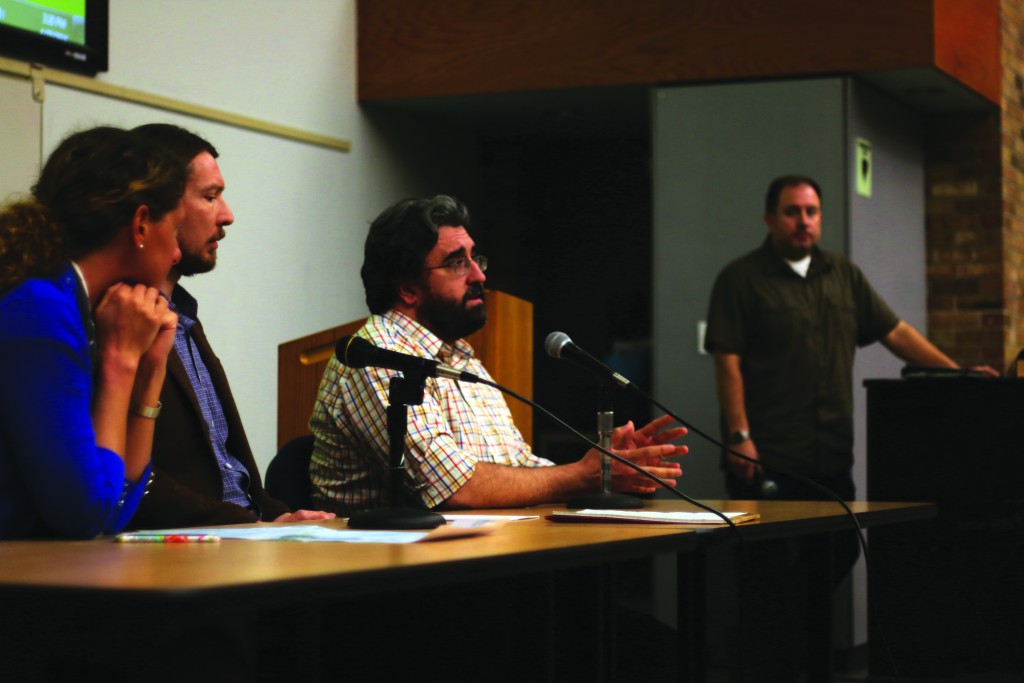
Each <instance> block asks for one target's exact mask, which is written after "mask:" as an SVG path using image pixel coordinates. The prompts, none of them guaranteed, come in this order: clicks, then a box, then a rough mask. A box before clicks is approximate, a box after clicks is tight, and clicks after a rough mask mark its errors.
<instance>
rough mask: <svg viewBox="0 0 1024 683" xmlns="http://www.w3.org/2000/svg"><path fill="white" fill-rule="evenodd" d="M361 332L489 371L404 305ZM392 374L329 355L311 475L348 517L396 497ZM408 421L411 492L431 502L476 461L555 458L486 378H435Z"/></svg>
mask: <svg viewBox="0 0 1024 683" xmlns="http://www.w3.org/2000/svg"><path fill="white" fill-rule="evenodd" d="M358 335H359V336H360V337H364V338H366V339H367V340H368V341H370V343H372V344H374V345H375V346H378V347H381V348H384V349H389V350H392V351H398V352H400V353H406V354H409V355H413V356H420V357H423V358H432V359H435V360H438V361H440V362H441V363H442V364H444V365H447V366H450V367H453V368H456V369H459V370H467V371H469V372H471V373H473V374H475V375H477V376H479V377H483V378H486V379H490V376H489V375H488V374H487V371H486V370H485V369H484V367H483V365H482V364H481V363H480V361H479V360H477V359H476V358H474V356H473V349H472V347H470V346H469V344H467V343H466V342H464V341H462V340H459V341H457V342H456V343H455V344H445V343H444V342H442V341H441V340H440V339H438V338H437V337H436V336H434V335H433V334H432V333H431V332H430V331H429V330H427V329H426V328H425V327H423V326H422V325H420V324H419V323H417V322H415V321H413V320H411V319H410V318H408V317H406V316H405V315H402V314H401V313H398V312H397V311H393V310H392V311H388V312H386V313H383V314H381V315H373V316H370V318H369V319H368V320H367V322H366V325H365V326H363V328H362V329H361V330H360V331H359V332H358ZM394 374H396V372H395V371H393V370H385V369H381V368H361V369H359V368H350V367H346V366H344V365H342V364H341V363H339V362H338V360H337V358H334V357H332V358H331V360H330V361H329V362H328V364H327V369H326V370H325V371H324V377H323V380H322V381H321V382H320V390H319V392H318V396H317V400H316V405H315V406H314V408H313V416H312V418H311V419H310V422H309V426H310V430H311V431H312V433H313V436H314V438H315V446H314V449H313V460H312V464H311V466H310V476H311V479H312V482H313V499H314V502H315V503H316V504H317V507H318V508H320V509H323V510H331V511H334V512H337V513H338V514H340V515H349V514H351V513H353V512H358V511H361V510H370V509H374V508H377V507H381V506H383V505H387V504H390V501H389V500H388V498H389V496H390V490H389V483H390V480H389V475H388V470H387V467H388V443H389V440H388V435H387V406H388V388H389V385H390V382H389V379H390V377H391V376H392V375H394ZM406 425H407V426H406V429H407V435H406V439H405V469H406V473H407V478H406V490H407V493H408V494H409V495H410V496H411V498H412V500H413V501H417V500H419V501H422V503H423V505H425V506H426V507H428V508H433V507H436V506H438V505H440V504H441V503H443V502H444V501H446V500H447V499H448V498H450V497H451V496H452V494H454V493H455V492H456V491H458V490H459V488H461V487H462V486H463V485H464V484H465V483H466V482H467V481H468V480H469V478H470V477H471V476H473V471H474V468H475V467H476V463H478V462H487V463H495V464H500V465H509V466H513V467H543V466H548V465H552V464H553V463H552V462H550V461H549V460H546V459H544V458H540V457H538V456H536V455H534V454H533V453H532V452H531V450H530V446H529V445H528V444H527V443H526V442H525V441H524V440H523V437H522V435H521V434H520V433H519V430H518V429H517V428H516V426H515V424H514V423H513V422H512V414H511V413H510V412H509V409H508V405H507V404H506V403H505V399H504V397H503V396H502V395H501V393H500V392H499V391H498V390H497V389H494V388H492V387H488V386H486V385H483V384H471V383H464V382H455V381H452V380H448V379H428V380H427V381H426V390H425V391H424V397H423V403H422V404H421V405H417V406H409V409H408V418H407V421H406Z"/></svg>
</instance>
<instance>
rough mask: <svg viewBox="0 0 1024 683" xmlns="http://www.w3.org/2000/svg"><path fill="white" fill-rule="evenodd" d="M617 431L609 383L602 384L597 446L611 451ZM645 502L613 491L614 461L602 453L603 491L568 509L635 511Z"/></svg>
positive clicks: (578, 499) (575, 500)
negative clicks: (613, 435) (614, 434)
mask: <svg viewBox="0 0 1024 683" xmlns="http://www.w3.org/2000/svg"><path fill="white" fill-rule="evenodd" d="M614 429H615V412H614V411H613V410H612V400H611V390H610V387H609V386H608V384H607V383H605V382H602V383H601V401H600V405H599V407H598V409H597V444H598V445H599V446H600V447H601V448H602V449H604V450H611V447H612V430H614ZM643 506H644V502H643V501H642V500H640V499H639V498H637V497H636V496H630V495H627V494H625V493H615V492H614V491H612V459H611V458H610V457H608V454H607V453H601V490H600V491H598V492H597V493H587V494H584V495H582V496H577V497H576V498H573V499H572V500H570V501H569V502H568V503H566V507H568V508H569V509H570V510H580V509H586V508H590V509H593V510H635V509H637V508H642V507H643Z"/></svg>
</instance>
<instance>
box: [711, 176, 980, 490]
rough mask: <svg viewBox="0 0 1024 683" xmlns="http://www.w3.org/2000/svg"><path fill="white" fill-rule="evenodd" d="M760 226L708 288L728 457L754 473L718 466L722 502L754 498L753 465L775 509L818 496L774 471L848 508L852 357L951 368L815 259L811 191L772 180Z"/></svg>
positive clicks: (846, 271)
mask: <svg viewBox="0 0 1024 683" xmlns="http://www.w3.org/2000/svg"><path fill="white" fill-rule="evenodd" d="M764 222H765V223H766V224H767V226H768V237H767V239H765V241H764V244H762V245H761V247H760V248H759V249H757V250H756V251H753V252H751V253H749V254H747V255H746V256H743V257H741V258H740V259H738V260H736V261H733V262H732V263H731V264H729V265H728V266H727V267H726V268H725V269H724V270H723V271H722V272H721V273H720V274H719V276H718V279H717V280H716V281H715V285H714V289H713V290H712V293H711V305H710V310H709V312H708V327H707V334H706V338H705V343H704V344H705V348H706V350H707V351H708V352H710V353H712V354H713V355H714V360H715V375H716V378H717V382H718V394H719V401H720V404H721V410H722V421H723V423H724V431H725V433H726V434H727V435H728V436H727V441H728V445H729V447H730V448H731V449H733V450H735V451H737V452H739V453H742V454H743V455H746V456H747V457H748V458H750V459H752V460H754V461H755V462H749V461H746V460H743V459H740V458H737V457H736V456H734V455H731V454H726V456H725V457H726V465H727V470H726V477H727V484H728V489H729V494H730V495H731V496H732V497H734V498H745V499H749V498H758V497H760V491H759V487H758V485H757V483H758V479H759V477H760V476H761V475H762V468H761V466H760V465H759V464H758V462H763V463H764V464H765V466H766V467H767V468H768V470H769V471H768V476H769V477H770V478H771V479H772V480H773V481H774V482H775V483H776V484H777V486H778V492H777V496H776V497H778V498H783V499H801V498H802V499H818V498H821V497H822V496H821V494H820V493H819V492H817V491H814V490H810V489H809V488H807V487H805V486H804V485H803V484H801V483H800V482H799V481H796V480H795V479H793V478H790V477H786V476H783V475H781V474H779V473H778V472H777V471H775V470H774V469H773V468H775V467H778V468H779V469H781V470H782V471H786V472H793V473H796V474H800V475H804V476H807V477H810V478H811V479H813V480H815V481H817V482H818V483H820V484H822V485H823V486H825V487H827V488H829V489H830V490H832V491H834V492H835V493H836V494H838V495H839V496H841V497H842V498H843V499H845V500H853V499H854V497H855V490H854V484H853V478H852V475H851V470H852V467H853V357H854V351H855V349H856V348H857V347H858V346H866V345H868V344H872V343H874V342H877V341H880V342H882V344H884V345H885V347H886V348H888V349H889V350H890V351H891V352H892V353H893V354H895V355H896V356H898V357H899V358H901V359H903V360H904V361H906V362H907V363H912V364H916V365H927V366H937V367H949V368H955V367H958V366H957V365H956V363H954V362H953V361H952V360H950V358H949V357H948V356H946V355H945V354H944V353H942V352H941V351H939V350H938V349H937V348H935V346H933V345H932V344H931V343H930V342H929V341H928V340H927V339H925V338H924V337H923V336H922V335H921V334H920V333H919V332H918V331H917V330H916V329H914V328H913V327H911V326H910V325H909V324H907V323H906V322H904V321H902V320H900V319H899V318H898V317H896V315H895V314H894V313H893V312H892V311H891V310H890V309H889V307H888V306H887V305H886V303H885V302H884V301H883V300H882V299H881V297H879V296H878V294H876V293H875V291H874V289H872V287H871V285H870V284H869V283H868V281H867V278H865V277H864V274H863V273H862V272H861V271H860V269H859V268H858V267H857V266H855V265H854V264H852V263H851V262H850V261H848V260H847V259H845V258H843V257H842V256H840V255H838V254H833V253H829V252H825V251H822V250H821V249H819V248H818V246H817V244H818V240H819V239H820V238H821V189H820V188H819V186H818V184H817V183H816V182H815V181H814V180H813V179H811V178H807V177H804V176H796V175H792V176H783V177H780V178H776V179H775V180H773V181H772V182H771V184H770V185H769V186H768V192H767V195H766V198H765V215H764ZM985 371H986V372H989V373H990V374H996V373H995V372H994V371H992V370H991V369H987V368H986V369H985Z"/></svg>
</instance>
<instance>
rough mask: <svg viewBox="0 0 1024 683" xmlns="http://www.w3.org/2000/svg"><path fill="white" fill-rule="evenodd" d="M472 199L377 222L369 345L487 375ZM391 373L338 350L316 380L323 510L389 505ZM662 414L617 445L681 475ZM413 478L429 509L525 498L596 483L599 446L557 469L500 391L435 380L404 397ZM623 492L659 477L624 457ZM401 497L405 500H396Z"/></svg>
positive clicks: (398, 212) (316, 482) (389, 214)
mask: <svg viewBox="0 0 1024 683" xmlns="http://www.w3.org/2000/svg"><path fill="white" fill-rule="evenodd" d="M468 224H469V214H468V211H467V210H466V207H465V206H463V205H462V204H461V203H460V202H458V201H457V200H455V199H453V198H451V197H447V196H443V195H441V196H437V197H434V198H433V199H407V200H403V201H401V202H398V203H397V204H395V205H394V206H392V207H390V208H388V209H386V210H385V211H384V212H383V213H382V214H381V215H380V216H378V217H377V219H376V220H375V221H374V222H373V224H372V225H371V226H370V231H369V235H368V236H367V238H366V246H365V253H364V260H363V267H362V271H361V274H362V278H363V285H364V287H365V289H366V303H367V305H368V307H369V309H370V312H371V313H372V315H371V316H370V318H369V319H368V320H367V322H366V325H365V326H364V327H363V328H362V329H361V330H360V331H359V333H358V334H359V336H361V337H364V338H365V339H367V340H368V341H370V342H371V343H372V344H374V345H376V346H378V347H381V348H385V349H389V350H392V351H399V352H401V353H406V354H410V355H414V356H420V357H424V358H431V359H436V360H438V361H440V362H441V363H442V364H444V365H447V366H450V367H453V368H457V369H459V370H467V371H469V372H471V373H474V374H476V375H478V376H480V377H484V378H489V375H488V374H487V371H486V370H485V369H484V368H483V365H481V364H480V362H479V361H478V360H477V359H475V358H474V357H473V349H472V348H471V347H470V346H469V344H467V343H466V342H465V341H464V340H463V337H466V336H468V335H470V334H472V333H473V332H475V331H476V330H478V329H480V328H481V327H482V326H483V325H484V323H485V322H486V316H487V309H486V307H485V305H484V297H485V291H484V282H485V281H486V280H487V278H486V276H485V275H484V271H485V270H487V258H486V257H484V256H481V255H480V254H478V253H476V250H475V243H474V242H473V239H472V238H471V237H470V235H469V232H468V230H467V226H468ZM392 374H393V372H392V371H389V370H384V369H380V368H363V369H357V368H351V367H346V366H344V365H342V364H341V363H340V362H338V360H337V358H333V357H332V358H331V360H330V362H329V363H328V365H327V368H326V370H325V372H324V377H323V380H322V382H321V383H320V391H319V395H318V396H317V401H316V404H315V406H314V408H313V416H312V418H311V420H310V429H311V431H312V432H313V436H314V437H315V444H316V445H315V447H314V450H313V460H312V464H311V466H310V475H311V478H312V480H313V499H314V500H315V501H316V502H317V504H318V507H320V508H322V509H325V510H333V511H335V512H337V513H338V514H341V515H348V514H350V513H352V512H357V511H362V510H369V509H373V508H377V507H382V506H387V505H389V504H394V503H392V501H388V500H387V499H386V498H387V495H388V482H389V479H388V475H387V467H388V436H387V429H386V417H385V411H386V407H387V405H388V403H389V401H388V379H389V377H390V376H391V375H392ZM670 421H671V418H668V417H663V418H660V419H658V420H655V421H653V422H652V423H651V424H649V425H647V426H645V427H644V428H643V429H640V430H635V431H634V429H633V425H632V423H628V424H626V425H625V426H623V427H620V428H619V429H617V430H616V431H615V433H614V435H613V441H612V443H613V445H614V447H615V448H616V449H618V450H619V452H620V454H621V455H623V456H625V457H627V458H629V459H630V460H632V461H633V462H635V463H637V464H638V465H641V466H643V467H644V468H645V469H647V470H648V471H649V472H651V473H653V474H655V475H657V476H659V477H662V478H664V479H668V480H669V481H670V483H672V484H673V485H674V483H675V478H676V477H677V476H679V474H680V468H679V465H678V464H676V463H674V462H669V461H667V460H666V458H670V457H673V456H677V455H682V454H683V453H685V452H686V450H687V449H686V447H685V446H672V445H671V444H669V443H668V442H669V441H672V440H674V439H677V438H679V437H681V436H682V435H683V434H685V433H686V430H685V429H684V428H682V427H679V428H675V429H666V427H667V426H668V424H669V422H670ZM406 474H407V475H408V476H407V482H406V488H407V492H408V495H409V497H410V498H412V499H413V501H414V503H416V504H419V505H422V506H423V507H426V508H449V509H452V508H487V507H519V506H525V505H533V504H538V503H545V502H552V501H562V500H566V499H567V498H570V497H572V496H575V495H578V494H581V493H587V492H592V491H597V490H599V488H600V481H601V455H600V453H599V452H598V451H596V450H591V451H590V452H588V453H587V454H586V455H585V456H584V457H583V458H582V459H580V460H579V461H577V462H574V463H571V464H568V465H558V466H555V465H553V464H552V463H551V461H549V460H546V459H544V458H541V457H538V456H536V455H534V453H533V452H532V451H531V450H530V447H529V445H528V444H527V443H526V442H525V441H524V440H523V437H522V435H520V433H519V430H518V429H516V427H515V425H514V424H513V423H512V416H511V414H510V413H509V410H508V406H507V405H506V403H505V400H504V398H503V397H502V395H501V394H500V393H499V392H498V391H497V390H496V389H493V388H491V387H488V386H486V385H484V384H468V383H458V382H453V381H450V380H446V379H428V380H427V382H426V391H425V396H424V400H423V403H422V405H418V406H410V407H409V417H408V435H407V437H406ZM613 485H614V486H615V488H616V489H617V490H621V491H629V492H651V491H653V490H654V488H655V487H654V485H653V484H652V482H651V481H650V480H649V479H648V478H646V477H644V476H642V475H640V474H638V473H636V472H635V471H633V470H632V469H629V468H627V467H625V466H624V465H621V464H619V463H615V465H613ZM399 503H401V502H399Z"/></svg>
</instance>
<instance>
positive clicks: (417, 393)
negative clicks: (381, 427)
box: [348, 371, 444, 530]
mask: <svg viewBox="0 0 1024 683" xmlns="http://www.w3.org/2000/svg"><path fill="white" fill-rule="evenodd" d="M405 374H406V376H405V377H401V376H399V375H394V376H392V377H391V383H390V384H389V385H388V402H389V405H388V409H387V416H388V438H389V440H390V443H389V444H388V458H389V461H390V467H389V468H388V476H389V477H390V485H391V505H392V507H387V508H378V509H376V510H365V511H363V512H356V513H353V515H352V516H351V517H349V519H348V525H349V526H350V527H351V528H353V529H400V530H409V529H435V528H437V527H439V526H441V525H442V524H444V517H443V516H442V515H439V514H437V513H436V512H430V511H429V510H421V509H417V508H411V507H400V506H399V501H402V500H404V499H405V487H404V486H403V485H402V477H403V475H404V474H405V435H406V433H407V431H408V414H409V406H418V405H420V404H421V403H423V390H424V385H425V384H426V379H427V378H426V374H425V373H423V372H421V371H411V372H406V373H405Z"/></svg>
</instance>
